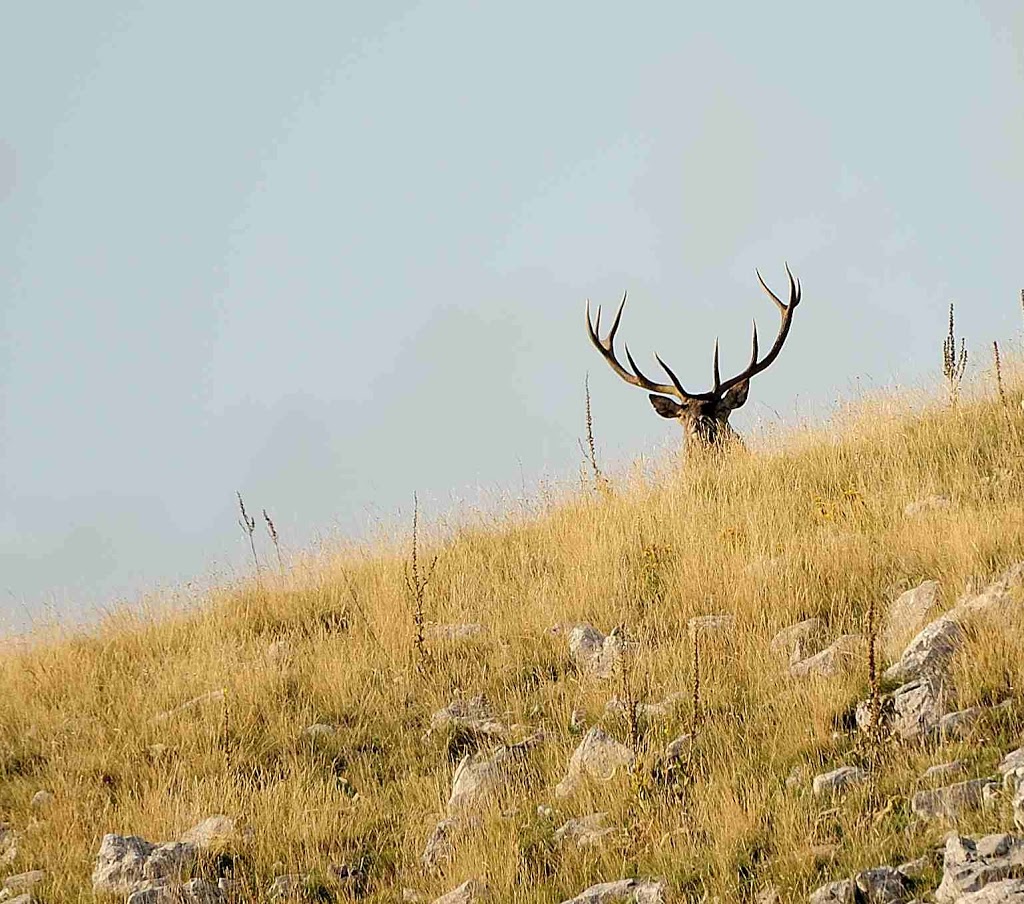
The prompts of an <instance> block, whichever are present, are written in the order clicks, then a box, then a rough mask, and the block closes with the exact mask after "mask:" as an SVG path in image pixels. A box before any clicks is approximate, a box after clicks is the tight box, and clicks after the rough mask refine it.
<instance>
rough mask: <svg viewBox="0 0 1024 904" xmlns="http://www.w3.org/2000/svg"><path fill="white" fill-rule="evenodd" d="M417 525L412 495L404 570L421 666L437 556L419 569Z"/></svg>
mask: <svg viewBox="0 0 1024 904" xmlns="http://www.w3.org/2000/svg"><path fill="white" fill-rule="evenodd" d="M419 523H420V502H419V497H418V496H417V495H416V494H415V493H413V496H412V555H411V557H410V559H409V562H408V563H407V565H406V569H405V585H406V587H407V588H408V590H409V596H410V599H411V602H412V612H413V615H412V620H413V627H414V632H415V633H414V634H413V644H414V646H415V648H416V655H417V658H418V660H419V664H420V665H421V666H422V665H423V664H424V663H425V662H426V661H427V648H426V642H425V639H424V636H423V624H424V610H425V601H426V593H427V584H429V583H430V578H431V577H432V576H433V574H434V568H435V566H436V565H437V556H436V555H435V556H434V558H433V559H432V560H431V562H430V565H429V566H428V567H427V568H426V569H421V568H420V559H419Z"/></svg>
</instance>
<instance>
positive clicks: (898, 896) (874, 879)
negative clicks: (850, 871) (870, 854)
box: [855, 866, 910, 904]
mask: <svg viewBox="0 0 1024 904" xmlns="http://www.w3.org/2000/svg"><path fill="white" fill-rule="evenodd" d="M855 881H856V883H857V890H858V891H859V892H860V897H861V898H862V900H863V901H865V902H870V904H906V902H907V901H909V900H910V888H909V883H908V881H907V877H906V876H905V875H904V874H903V873H901V872H900V871H899V870H896V869H893V868H892V867H891V866H876V867H875V868H874V869H866V870H864V871H863V872H860V873H857V878H856V880H855Z"/></svg>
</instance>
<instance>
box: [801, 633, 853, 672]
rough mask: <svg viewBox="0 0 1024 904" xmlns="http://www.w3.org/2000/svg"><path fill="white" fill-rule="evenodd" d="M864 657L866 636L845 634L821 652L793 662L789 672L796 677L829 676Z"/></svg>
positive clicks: (851, 665) (849, 666) (847, 667)
mask: <svg viewBox="0 0 1024 904" xmlns="http://www.w3.org/2000/svg"><path fill="white" fill-rule="evenodd" d="M863 659H864V638H863V637H861V636H860V635H859V634H844V635H843V636H842V637H840V638H838V639H837V640H836V641H834V642H833V643H832V644H831V645H830V646H828V647H825V649H824V650H822V651H821V652H820V653H815V654H814V655H813V656H809V657H807V658H806V659H801V660H800V661H799V662H794V663H791V664H790V666H789V673H790V674H791V675H792V676H793V677H794V678H806V677H810V676H818V677H824V678H828V677H831V676H833V675H838V674H839V673H840V672H841V671H843V670H845V669H849V668H851V667H853V666H854V665H856V663H858V662H860V661H862V660H863Z"/></svg>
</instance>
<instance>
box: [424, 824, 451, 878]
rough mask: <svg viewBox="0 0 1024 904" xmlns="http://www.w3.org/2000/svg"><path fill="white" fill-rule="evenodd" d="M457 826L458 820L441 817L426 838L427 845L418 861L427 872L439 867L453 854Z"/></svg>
mask: <svg viewBox="0 0 1024 904" xmlns="http://www.w3.org/2000/svg"><path fill="white" fill-rule="evenodd" d="M457 828H458V821H457V820H455V819H452V818H451V817H448V818H447V819H442V820H441V821H440V822H439V823H438V824H437V825H436V826H434V831H433V832H431V833H430V837H429V838H428V839H427V845H426V847H425V848H424V849H423V856H422V857H421V858H420V862H421V863H422V864H423V868H424V869H425V870H426V871H427V872H428V873H430V872H434V871H435V870H437V869H440V868H441V867H442V866H444V864H446V863H447V862H448V861H449V860H451V859H452V857H453V856H454V855H455V841H454V837H453V836H454V835H455V831H456V829H457Z"/></svg>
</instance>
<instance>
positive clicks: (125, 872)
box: [92, 834, 198, 895]
mask: <svg viewBox="0 0 1024 904" xmlns="http://www.w3.org/2000/svg"><path fill="white" fill-rule="evenodd" d="M197 852H198V848H197V847H196V845H194V844H190V843H189V842H187V841H169V842H166V843H164V844H152V843H151V842H149V841H146V839H145V838H140V837H139V836H138V835H115V834H108V835H104V836H103V841H102V843H101V844H100V849H99V852H98V853H97V854H96V866H95V868H94V869H93V871H92V888H93V891H94V892H95V893H96V894H113V895H130V894H131V893H132V892H134V891H137V890H139V889H141V888H142V887H143V886H146V885H147V884H149V883H151V882H152V881H153V880H156V879H163V880H174V881H177V882H180V881H181V879H182V878H183V876H184V875H185V874H186V873H187V872H188V870H190V869H191V868H192V866H193V865H194V864H195V861H196V854H197Z"/></svg>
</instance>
